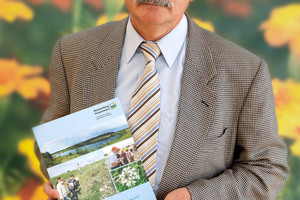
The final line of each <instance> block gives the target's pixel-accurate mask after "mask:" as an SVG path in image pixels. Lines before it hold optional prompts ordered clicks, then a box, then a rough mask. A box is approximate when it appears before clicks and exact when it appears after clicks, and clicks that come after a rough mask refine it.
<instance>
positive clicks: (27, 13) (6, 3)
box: [0, 0, 34, 22]
mask: <svg viewBox="0 0 300 200" xmlns="http://www.w3.org/2000/svg"><path fill="white" fill-rule="evenodd" d="M33 15H34V14H33V11H32V10H31V9H30V8H29V7H28V6H27V5H26V4H24V3H23V2H20V1H14V0H0V18H3V19H4V20H5V21H7V22H14V21H15V20H16V19H17V18H19V19H23V20H27V21H29V20H31V19H32V18H33Z"/></svg>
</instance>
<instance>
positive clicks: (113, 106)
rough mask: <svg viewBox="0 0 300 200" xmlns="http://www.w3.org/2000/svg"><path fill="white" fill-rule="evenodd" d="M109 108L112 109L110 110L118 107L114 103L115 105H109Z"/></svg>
mask: <svg viewBox="0 0 300 200" xmlns="http://www.w3.org/2000/svg"><path fill="white" fill-rule="evenodd" d="M109 107H110V109H114V108H116V107H117V104H116V102H113V103H111V104H109Z"/></svg>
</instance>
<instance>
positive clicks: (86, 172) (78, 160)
mask: <svg viewBox="0 0 300 200" xmlns="http://www.w3.org/2000/svg"><path fill="white" fill-rule="evenodd" d="M33 132H34V135H35V137H36V141H37V143H38V146H39V148H40V151H41V153H42V156H43V158H44V161H45V163H46V167H47V171H48V173H49V176H50V178H51V181H52V184H53V188H55V189H56V190H57V191H58V192H59V193H60V199H68V198H70V199H79V200H81V199H82V200H83V199H89V200H94V199H95V200H96V199H97V200H101V199H105V200H119V199H122V200H155V199H156V198H155V195H154V193H153V190H152V187H151V185H150V183H149V182H148V179H147V176H146V172H145V169H144V167H143V165H142V162H141V160H140V157H139V155H138V153H137V150H136V148H135V143H134V140H133V138H132V135H131V132H130V129H129V126H128V123H127V120H126V117H125V115H124V112H123V110H122V106H121V104H120V101H119V99H118V98H115V99H112V100H110V101H107V102H104V103H101V104H98V105H95V106H92V107H90V108H87V109H84V110H81V111H79V112H76V113H72V114H70V115H67V116H64V117H61V118H59V119H56V120H53V121H50V122H48V123H45V124H42V125H39V126H36V127H34V128H33Z"/></svg>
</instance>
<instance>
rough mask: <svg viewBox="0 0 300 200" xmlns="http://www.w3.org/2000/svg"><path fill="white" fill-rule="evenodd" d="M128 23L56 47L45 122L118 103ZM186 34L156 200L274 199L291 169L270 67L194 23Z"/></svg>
mask: <svg viewBox="0 0 300 200" xmlns="http://www.w3.org/2000/svg"><path fill="white" fill-rule="evenodd" d="M127 21H128V19H125V20H122V21H118V22H111V23H108V24H105V25H102V26H100V27H95V28H92V29H88V30H84V31H82V32H79V33H75V34H71V35H68V36H65V37H63V38H61V39H60V40H59V41H58V42H57V44H56V47H55V49H54V51H53V54H52V62H51V67H50V80H51V98H50V106H49V108H48V109H47V110H46V112H45V113H44V116H43V118H42V123H44V122H47V121H50V120H53V119H56V118H59V117H62V116H64V115H67V114H69V113H73V112H76V111H79V110H81V109H84V108H87V107H90V106H92V105H95V104H97V103H100V102H103V101H106V100H109V99H112V98H113V97H114V91H115V85H116V77H117V74H118V69H119V64H120V57H121V52H122V46H123V39H124V34H125V31H126V24H127ZM188 27H189V28H188V39H187V51H186V58H185V65H184V70H183V75H182V85H181V92H180V100H179V108H178V118H177V124H176V130H175V133H174V140H173V141H171V142H172V148H171V152H170V155H169V158H168V161H167V165H166V168H165V170H164V173H163V177H162V179H161V183H160V186H159V189H158V193H157V199H159V200H161V199H164V197H165V196H166V195H167V194H168V193H169V192H171V191H172V190H174V189H176V188H179V187H187V188H188V190H189V192H190V194H191V197H192V199H193V200H194V199H205V200H210V199H211V200H216V199H275V198H276V196H277V194H278V192H279V191H280V189H281V188H282V186H283V184H284V182H285V180H286V178H287V176H288V173H289V169H288V166H287V162H286V161H287V158H286V156H287V152H286V146H285V145H284V143H283V142H282V141H281V140H280V138H279V137H278V132H277V121H276V114H275V109H274V100H273V92H272V86H271V79H270V75H269V72H268V67H267V64H266V63H265V61H263V60H262V59H260V58H258V57H256V56H255V55H253V54H251V53H249V52H248V51H246V50H244V49H242V48H241V47H239V46H237V45H235V44H232V43H231V42H228V41H226V40H225V39H223V38H221V37H219V36H217V35H216V34H214V33H211V32H209V31H207V30H204V29H202V28H201V27H199V26H198V25H196V24H195V23H194V22H193V21H192V20H191V19H190V18H189V17H188ZM38 151H39V150H38V148H37V146H36V152H37V154H38V155H39V152H38ZM38 157H39V159H40V160H42V158H41V156H38ZM41 165H42V166H41V167H42V169H43V171H44V172H45V167H44V166H43V162H42V163H41ZM45 173H46V172H45Z"/></svg>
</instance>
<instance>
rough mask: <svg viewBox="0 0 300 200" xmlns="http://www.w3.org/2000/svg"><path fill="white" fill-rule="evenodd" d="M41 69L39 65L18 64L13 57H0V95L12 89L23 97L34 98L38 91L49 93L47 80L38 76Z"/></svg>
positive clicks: (2, 95) (8, 92)
mask: <svg viewBox="0 0 300 200" xmlns="http://www.w3.org/2000/svg"><path fill="white" fill-rule="evenodd" d="M42 71H43V69H42V68H41V67H31V66H27V65H20V64H19V63H18V62H17V61H16V60H13V59H0V97H4V96H7V95H10V94H11V93H13V92H14V91H17V92H18V93H20V94H21V95H22V96H23V98H25V99H34V98H36V97H37V96H38V94H39V92H42V93H44V94H47V95H48V94H50V84H49V81H48V80H46V79H44V78H41V77H38V75H40V74H41V73H42Z"/></svg>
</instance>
